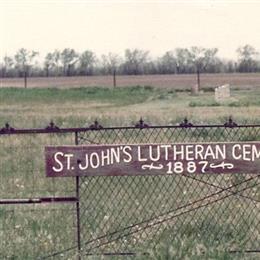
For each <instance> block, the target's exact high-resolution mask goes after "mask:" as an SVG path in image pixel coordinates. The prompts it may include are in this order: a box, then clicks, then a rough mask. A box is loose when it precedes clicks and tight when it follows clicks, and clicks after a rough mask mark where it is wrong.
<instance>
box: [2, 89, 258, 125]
mask: <svg viewBox="0 0 260 260" xmlns="http://www.w3.org/2000/svg"><path fill="white" fill-rule="evenodd" d="M206 90H207V91H204V93H202V94H200V95H199V96H191V95H190V92H188V91H178V90H177V91H176V90H172V89H160V88H153V87H149V86H146V87H139V86H136V87H124V88H116V89H110V88H102V87H91V88H83V87H82V88H74V89H65V90H60V89H56V88H46V89H16V88H2V89H0V125H4V124H5V123H6V122H9V123H10V124H11V125H12V126H13V127H14V128H30V127H45V126H46V125H47V124H48V123H49V122H50V120H53V121H55V123H56V124H57V125H59V126H60V127H82V126H88V125H89V124H91V123H92V122H93V121H94V120H95V119H98V120H99V121H100V123H101V124H103V125H104V126H122V125H133V124H135V123H136V122H137V121H138V120H139V119H140V117H143V119H144V120H145V121H147V122H148V123H149V124H164V125H165V124H177V123H179V122H180V121H182V120H183V119H184V117H187V118H188V119H189V120H191V121H193V122H194V123H196V124H201V123H204V124H205V123H224V122H225V121H226V120H227V118H228V117H229V116H230V115H232V116H233V118H234V119H235V120H236V121H237V122H238V123H240V124H242V123H246V122H250V123H259V120H260V119H259V115H260V88H259V89H254V90H253V89H250V90H248V89H246V90H240V89H236V88H233V89H232V90H231V95H232V96H231V98H230V99H229V100H228V101H226V102H224V103H217V102H215V100H214V92H213V89H211V88H207V89H206Z"/></svg>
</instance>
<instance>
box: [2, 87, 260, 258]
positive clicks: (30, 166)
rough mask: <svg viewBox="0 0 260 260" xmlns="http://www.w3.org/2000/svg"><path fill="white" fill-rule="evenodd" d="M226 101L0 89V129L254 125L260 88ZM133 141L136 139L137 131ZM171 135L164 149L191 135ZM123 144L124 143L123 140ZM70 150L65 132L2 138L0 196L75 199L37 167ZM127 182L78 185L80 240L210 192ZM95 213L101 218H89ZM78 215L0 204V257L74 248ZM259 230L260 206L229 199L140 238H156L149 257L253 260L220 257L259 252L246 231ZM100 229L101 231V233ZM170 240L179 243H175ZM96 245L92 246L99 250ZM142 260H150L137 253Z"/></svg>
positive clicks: (168, 183) (159, 91)
mask: <svg viewBox="0 0 260 260" xmlns="http://www.w3.org/2000/svg"><path fill="white" fill-rule="evenodd" d="M231 93H232V97H231V98H230V100H228V101H225V102H224V103H216V102H215V101H214V92H213V89H212V87H207V88H205V89H204V93H201V94H200V95H198V96H191V94H190V92H189V91H187V90H185V89H179V88H178V89H172V88H168V87H165V88H154V87H150V86H146V87H141V86H133V87H124V88H116V89H112V88H105V87H88V88H85V87H81V88H76V87H74V88H71V89H69V88H68V89H58V88H29V89H23V88H1V89H0V125H3V126H4V124H5V123H6V122H9V123H10V125H11V126H12V127H14V128H17V129H19V128H31V127H33V128H41V127H46V126H47V125H48V123H49V122H50V120H53V121H54V122H55V123H56V124H57V125H58V126H59V127H82V126H89V125H90V124H92V123H93V121H94V120H95V119H98V121H99V122H100V124H102V125H103V126H122V125H123V126H129V125H134V124H135V123H136V122H137V121H138V120H139V119H140V117H143V119H144V120H145V122H147V123H148V124H152V125H156V124H160V125H168V124H171V125H176V124H178V123H180V122H181V121H182V120H183V119H184V117H188V119H190V120H191V121H192V122H193V123H196V124H207V123H210V124H213V123H219V124H223V123H224V122H226V120H227V118H228V117H229V116H230V115H232V116H233V118H234V120H235V121H236V122H237V123H239V124H242V123H251V124H253V123H258V124H259V123H260V119H259V118H260V117H259V116H260V88H258V87H256V86H254V87H253V88H251V87H249V88H245V89H243V88H240V87H237V86H233V87H232V91H231ZM147 131H148V130H147ZM94 134H95V132H90V136H87V137H86V140H88V139H89V138H90V139H91V140H92V139H93V140H94V141H95V140H98V139H99V140H100V139H102V138H103V139H104V135H103V134H100V136H98V135H97V136H93V135H94ZM136 134H137V133H136ZM138 134H139V135H140V133H139V132H138ZM221 134H223V133H221ZM243 134H244V135H245V136H240V135H238V136H234V138H235V139H236V138H237V139H239V138H245V139H243V140H251V139H250V138H253V139H254V140H255V139H257V140H258V141H259V135H257V133H253V137H252V136H251V135H250V136H249V135H248V136H247V134H246V132H243ZM175 135H176V136H175ZM175 135H171V133H165V141H167V140H168V139H167V138H170V137H171V138H176V140H179V141H181V140H182V139H181V138H184V137H185V136H186V135H187V134H185V133H183V134H182V135H179V134H178V133H175ZM154 136H155V137H154V141H156V137H157V135H156V134H155V135H154ZM169 136H170V137H169ZM228 136H229V135H228V133H227V137H228ZM95 138H96V139H95ZM106 138H107V139H106V141H107V142H112V140H113V138H114V135H113V133H109V132H108V133H107V135H106ZM124 138H125V141H127V136H126V137H124ZM139 138H141V137H140V136H139ZM178 138H179V139H178ZM185 138H188V137H185ZM190 138H191V140H192V141H194V140H198V139H201V138H202V139H203V138H206V139H207V138H208V140H212V136H211V135H209V134H208V133H205V132H204V133H203V134H197V135H196V133H195V134H193V135H191V137H190ZM215 138H216V137H215ZM228 138H230V136H229V137H228ZM82 140H84V139H82ZM135 140H138V139H135ZM158 140H159V139H158ZM152 141H153V140H152ZM73 143H74V136H73V135H71V134H68V135H59V136H58V135H55V134H52V135H37V136H36V135H30V136H22V135H21V136H16V137H12V136H1V141H0V144H1V146H0V156H1V161H0V166H1V167H0V169H1V176H0V181H1V183H0V194H1V195H0V198H24V197H37V196H65V195H66V196H73V195H74V192H75V182H74V180H71V179H62V180H61V179H59V180H57V179H56V180H53V179H46V178H45V176H44V162H43V161H44V159H43V158H44V157H43V147H44V146H45V145H58V144H64V145H65V144H73ZM242 179H243V176H242ZM125 180H126V179H124V178H119V179H114V180H109V181H108V183H106V182H104V180H103V179H102V178H97V179H95V178H92V179H89V180H88V179H86V180H83V181H82V183H81V184H82V185H83V187H84V185H86V191H87V192H86V193H84V194H82V196H83V197H82V198H83V200H82V201H83V202H84V204H83V206H84V209H85V211H84V213H82V214H83V216H87V218H86V219H85V220H84V223H85V224H84V225H85V230H86V231H85V232H86V233H85V234H83V237H84V239H86V240H88V239H91V238H92V237H96V236H98V235H99V234H102V232H101V231H106V232H110V231H111V230H112V231H113V230H115V229H120V228H122V226H124V225H130V224H131V223H135V222H138V221H139V220H140V218H141V219H146V218H149V217H153V215H154V214H155V213H156V212H157V213H158V212H165V210H166V209H171V208H173V207H175V206H176V205H179V204H181V203H185V202H186V203H187V202H188V201H189V199H190V196H193V198H194V199H195V198H198V199H199V198H200V197H201V196H203V195H205V194H207V192H209V191H212V190H208V189H203V187H204V186H203V185H202V184H200V185H198V184H196V182H195V183H194V182H193V181H189V180H185V181H184V180H183V179H182V178H179V179H178V180H177V179H176V181H175V182H174V181H173V180H170V179H167V178H161V179H160V181H158V179H156V178H151V179H149V180H148V179H145V178H144V179H142V178H139V179H138V181H137V179H136V181H133V180H131V178H130V179H128V181H125ZM211 181H212V183H218V184H223V185H228V184H230V183H233V182H234V181H239V180H234V179H232V178H231V179H219V180H218V179H217V178H215V177H214V178H213V179H212V180H211ZM108 184H109V185H108ZM177 184H178V185H177ZM251 184H252V183H251ZM106 185H108V186H106ZM158 185H159V186H158ZM106 187H107V188H106ZM158 187H161V188H165V189H166V192H165V194H164V195H165V197H163V196H162V194H161V193H160V190H159V188H158ZM173 187H174V189H173ZM258 187H259V186H258ZM152 190H157V193H154V194H153V193H151V192H150V193H149V191H152ZM194 191H195V195H194V193H193V192H194ZM250 191H251V190H250ZM251 192H252V194H251V195H252V196H255V197H256V198H257V199H259V188H257V189H255V190H253V189H252V191H251ZM133 194H135V195H133ZM192 194H193V195H192ZM177 195H178V196H177ZM188 195H190V196H188ZM176 196H177V197H176ZM177 198H178V200H177ZM93 202H95V203H93ZM152 202H153V203H152ZM151 203H152V204H151ZM144 205H145V206H146V207H144ZM149 205H150V207H149ZM97 208H98V209H99V210H98V211H95V210H96V209H97ZM152 209H153V210H152ZM122 210H124V212H123V211H122ZM133 210H135V211H133ZM154 210H155V211H154ZM241 210H242V215H241ZM74 213H75V207H74V206H73V205H69V204H62V205H61V204H60V205H57V204H56V205H29V206H28V205H19V206H1V207H0V241H1V242H0V258H2V259H5V258H7V259H35V257H36V256H39V255H47V254H48V253H51V252H55V251H59V250H63V249H64V248H68V247H73V246H74V245H75V240H76V238H75V226H76V224H75V218H74V217H73V216H74V215H73V214H74ZM122 213H123V214H122ZM130 213H131V214H130ZM84 214H85V215H84ZM120 214H121V215H120ZM201 214H205V216H206V217H205V218H201V217H200V216H202V215H201ZM119 216H121V217H122V219H121V222H120V223H119V222H116V221H115V220H116V219H117V218H119ZM212 216H215V217H216V218H214V217H213V218H212ZM238 216H242V219H238V218H237V217H238ZM61 220H62V221H61ZM226 221H227V222H226ZM241 221H242V222H241ZM239 223H240V224H239ZM257 223H259V205H256V206H255V205H254V204H252V205H251V204H248V203H247V201H244V200H242V199H239V198H237V199H230V200H227V201H225V203H223V204H218V203H217V204H215V205H214V206H212V207H210V208H209V209H208V211H207V212H205V211H203V209H202V210H198V211H197V213H195V214H188V215H187V216H186V218H185V219H182V218H180V219H179V220H178V221H173V222H170V224H169V223H168V224H167V225H168V226H164V225H160V227H158V229H156V232H155V231H151V232H148V233H146V237H145V238H147V237H149V238H151V240H152V241H153V243H154V240H153V236H156V239H158V240H157V243H156V246H155V247H154V249H153V250H151V251H150V252H149V254H150V255H149V258H150V259H185V257H186V259H246V258H248V259H257V257H258V255H250V256H248V255H244V254H243V253H242V254H232V255H230V254H229V253H228V252H227V251H226V247H227V246H230V247H231V248H232V246H233V245H234V244H236V245H239V246H241V248H242V249H243V246H245V245H246V243H248V240H247V239H248V236H250V238H251V239H254V243H255V244H254V245H257V243H258V241H259V230H256V229H252V227H255V226H257ZM100 225H101V227H102V230H100ZM201 227H205V229H203V228H201ZM233 227H235V228H236V232H238V233H235V234H236V235H235V236H234V233H233V232H232V228H233ZM183 231H185V232H184V236H183V235H181V234H183ZM153 232H154V233H153ZM176 232H177V234H179V235H176V236H175V235H174V236H173V234H176ZM158 234H159V237H158ZM216 237H217V238H218V239H217V240H216ZM112 238H113V237H112ZM141 239H142V237H139V236H138V235H136V236H134V237H132V239H129V240H128V239H126V240H123V245H124V246H125V249H127V248H128V246H129V247H131V246H133V245H135V246H136V241H142V240H141ZM145 241H146V240H144V243H143V244H142V243H141V244H140V251H142V250H143V248H145V246H147V245H145V243H146V242H145ZM172 241H174V242H172ZM101 242H102V241H101ZM148 242H149V241H147V243H148ZM94 246H96V244H95V243H94ZM142 246H143V248H142ZM117 249H119V248H118V247H117V244H112V245H111V247H109V246H108V247H103V248H102V250H103V251H106V250H117ZM97 252H98V250H97ZM70 253H71V255H70V254H65V253H64V256H61V255H60V256H57V257H54V258H50V259H76V256H75V251H74V252H73V251H72V252H70ZM100 258H101V257H96V258H94V257H92V258H90V259H100ZM138 258H139V259H148V258H147V257H145V256H142V255H140V256H138ZM83 259H84V258H83ZM110 259H111V258H110ZM116 259H118V258H116ZM121 259H124V257H123V258H121Z"/></svg>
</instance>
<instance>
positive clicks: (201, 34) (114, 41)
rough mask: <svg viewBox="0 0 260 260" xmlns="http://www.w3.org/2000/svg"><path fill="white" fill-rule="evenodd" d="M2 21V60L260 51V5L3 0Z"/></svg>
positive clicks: (227, 0) (233, 54) (231, 55)
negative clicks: (65, 53) (27, 53)
mask: <svg viewBox="0 0 260 260" xmlns="http://www.w3.org/2000/svg"><path fill="white" fill-rule="evenodd" d="M0 22H1V25H0V31H1V33H0V50H1V56H2V57H3V55H5V54H7V55H13V54H14V53H15V51H16V50H17V49H19V48H21V47H24V48H28V49H33V50H37V51H39V52H40V53H41V54H42V55H45V54H46V53H47V52H48V51H52V50H54V49H63V48H66V47H69V48H74V49H76V50H77V51H84V50H86V49H90V50H93V51H94V52H96V53H97V54H98V55H100V54H103V53H107V52H109V51H111V52H117V53H120V54H123V53H124V50H125V49H126V48H141V49H145V50H149V51H150V52H151V53H152V54H153V56H159V55H161V54H163V53H164V52H165V51H168V50H171V49H174V48H176V47H190V46H194V45H197V46H204V47H217V48H219V56H221V57H226V58H236V57H237V56H236V49H237V47H239V46H241V45H244V44H247V43H248V44H251V45H253V46H254V47H255V48H256V49H257V50H260V1H246V0H244V1H231V0H225V1H220V0H215V1H213V0H205V1H196V0H193V1H187V0H186V1H185V0H182V1H173V0H172V1H169V0H168V1H152V0H150V1H148V0H146V1H145V0H139V1H134V0H133V1H124V0H122V1H119V0H118V1H109V0H107V1H98V0H95V1H84V0H81V1H79V0H74V1H69V0H52V1H50V0H45V1H43V0H31V1H26V0H0Z"/></svg>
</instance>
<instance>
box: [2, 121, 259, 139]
mask: <svg viewBox="0 0 260 260" xmlns="http://www.w3.org/2000/svg"><path fill="white" fill-rule="evenodd" d="M252 127H253V128H258V127H260V124H242V125H238V124H236V123H234V122H233V121H232V122H227V123H225V124H222V125H221V124H211V125H210V124H201V125H193V124H191V123H189V122H188V121H185V120H184V122H182V123H180V124H179V125H147V124H144V123H143V121H141V120H140V121H139V123H138V124H136V125H135V126H115V127H114V126H113V127H102V126H101V125H100V124H98V123H97V121H95V123H94V124H93V125H90V126H89V127H77V128H59V127H57V126H56V125H55V124H54V123H53V122H51V123H50V125H49V126H47V127H46V128H27V129H15V128H12V127H10V125H9V124H6V125H5V127H3V128H2V129H0V136H1V135H17V134H51V133H56V134H61V133H77V132H87V131H106V130H127V129H140V130H143V129H175V128H176V129H177V128H180V129H194V128H230V129H233V128H252Z"/></svg>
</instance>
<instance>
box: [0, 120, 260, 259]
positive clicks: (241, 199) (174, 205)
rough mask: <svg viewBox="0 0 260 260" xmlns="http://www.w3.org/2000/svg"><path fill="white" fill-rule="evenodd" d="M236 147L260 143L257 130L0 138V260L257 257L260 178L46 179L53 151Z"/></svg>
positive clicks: (50, 132)
mask: <svg viewBox="0 0 260 260" xmlns="http://www.w3.org/2000/svg"><path fill="white" fill-rule="evenodd" d="M238 141H241V142H246V141H260V126H259V125H244V126H237V125H235V124H233V123H232V122H229V123H228V124H225V125H224V126H221V125H204V126H193V125H191V124H189V123H188V122H184V123H183V124H181V125H180V126H163V127H161V126H150V127H149V126H148V125H145V124H144V123H143V122H140V124H138V125H136V126H135V127H116V128H102V127H100V126H99V125H98V124H95V125H93V126H91V127H90V128H73V129H59V128H58V127H56V126H55V125H53V124H52V125H51V126H50V127H49V128H46V129H38V130H14V129H11V128H10V127H7V128H5V129H2V130H1V131H0V142H1V148H0V153H1V161H0V164H1V165H0V166H1V167H0V181H1V182H0V258H1V259H37V258H38V259H86V258H88V256H89V257H90V258H91V256H94V257H97V258H99V257H103V255H106V256H110V257H113V259H114V258H115V259H118V258H125V257H126V256H129V257H134V256H137V257H139V256H140V257H141V259H146V258H145V257H148V258H151V257H154V258H155V259H156V257H157V255H156V254H158V256H159V255H160V256H161V254H162V255H164V254H167V253H168V252H172V251H174V254H176V255H178V257H179V258H182V256H183V257H184V256H185V253H189V250H195V251H196V250H197V251H199V253H200V254H207V252H212V251H214V250H215V252H217V251H227V252H237V251H239V252H240V251H242V252H247V253H250V252H255V253H257V252H260V230H259V226H260V209H259V208H260V204H259V202H260V187H259V186H260V185H259V173H257V174H249V173H248V172H244V173H242V174H232V175H230V174H204V175H203V174H189V175H177V174H175V175H156V176H94V177H68V178H46V177H45V173H44V172H45V169H44V168H45V165H44V147H45V146H47V145H55V146H56V145H75V144H76V145H87V144H142V143H146V144H147V143H148V144H149V143H151V144H152V143H164V144H166V143H169V144H172V143H197V142H200V143H201V142H238ZM197 251H196V252H197ZM196 252H195V253H196ZM166 256H167V255H166ZM95 259H96V258H95Z"/></svg>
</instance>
